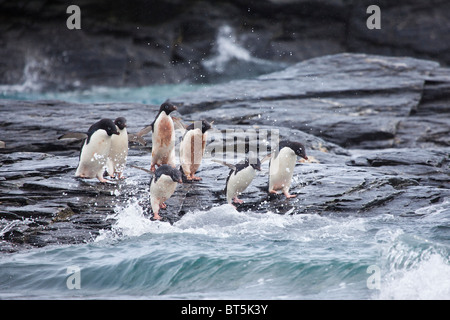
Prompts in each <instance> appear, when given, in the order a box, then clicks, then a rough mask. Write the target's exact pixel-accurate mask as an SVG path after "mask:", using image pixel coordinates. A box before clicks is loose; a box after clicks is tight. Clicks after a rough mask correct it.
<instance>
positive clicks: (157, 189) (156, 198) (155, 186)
mask: <svg viewBox="0 0 450 320" xmlns="http://www.w3.org/2000/svg"><path fill="white" fill-rule="evenodd" d="M176 187H177V183H176V182H174V181H173V180H172V178H171V177H169V176H167V175H162V176H161V177H159V179H158V181H156V182H155V181H152V184H151V185H150V203H151V206H152V210H153V212H158V211H159V206H160V205H161V204H162V203H163V202H165V201H166V200H167V199H169V198H170V197H171V196H172V194H173V193H174V192H175V188H176Z"/></svg>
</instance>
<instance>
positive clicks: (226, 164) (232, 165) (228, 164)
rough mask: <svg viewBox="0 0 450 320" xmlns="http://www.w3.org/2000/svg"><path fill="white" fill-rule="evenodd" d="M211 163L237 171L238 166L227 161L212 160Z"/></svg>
mask: <svg viewBox="0 0 450 320" xmlns="http://www.w3.org/2000/svg"><path fill="white" fill-rule="evenodd" d="M211 161H214V162H217V163H220V164H221V165H224V166H226V167H228V168H230V169H231V170H236V166H235V165H234V164H231V163H228V162H225V161H221V160H216V159H211Z"/></svg>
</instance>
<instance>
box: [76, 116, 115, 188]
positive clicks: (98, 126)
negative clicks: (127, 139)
mask: <svg viewBox="0 0 450 320" xmlns="http://www.w3.org/2000/svg"><path fill="white" fill-rule="evenodd" d="M112 135H120V133H119V131H118V130H117V127H116V125H115V124H114V122H112V120H110V119H102V120H100V121H98V122H96V123H94V124H93V125H92V126H91V127H90V128H89V130H88V132H87V138H86V140H85V141H84V143H83V146H82V148H81V152H80V159H79V163H78V168H77V171H76V173H75V176H76V177H80V178H95V177H96V178H97V179H98V180H99V181H100V182H108V180H106V179H104V178H103V172H104V168H105V165H106V161H107V159H108V156H109V152H110V149H111V136H112Z"/></svg>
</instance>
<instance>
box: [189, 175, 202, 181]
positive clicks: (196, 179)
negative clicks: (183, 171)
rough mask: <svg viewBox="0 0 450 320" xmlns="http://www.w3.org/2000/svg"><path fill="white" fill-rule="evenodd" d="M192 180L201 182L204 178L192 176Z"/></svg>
mask: <svg viewBox="0 0 450 320" xmlns="http://www.w3.org/2000/svg"><path fill="white" fill-rule="evenodd" d="M191 180H194V181H201V180H202V178H200V177H197V176H194V175H192V176H191Z"/></svg>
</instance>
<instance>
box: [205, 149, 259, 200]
mask: <svg viewBox="0 0 450 320" xmlns="http://www.w3.org/2000/svg"><path fill="white" fill-rule="evenodd" d="M213 161H215V162H218V163H221V164H223V165H225V166H227V167H229V168H230V169H231V171H230V173H229V174H228V177H227V181H226V185H225V195H226V197H227V202H228V203H229V204H231V205H233V204H232V203H233V202H235V203H243V202H244V201H242V200H241V199H239V198H238V196H239V195H241V194H242V192H244V191H245V189H247V187H248V186H249V185H250V183H251V182H252V181H253V179H254V178H255V176H256V170H258V171H261V161H259V159H258V158H257V157H255V156H254V155H253V153H250V155H249V157H247V158H246V159H245V161H243V162H240V163H238V164H236V165H232V164H228V163H226V162H222V161H218V160H213Z"/></svg>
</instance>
